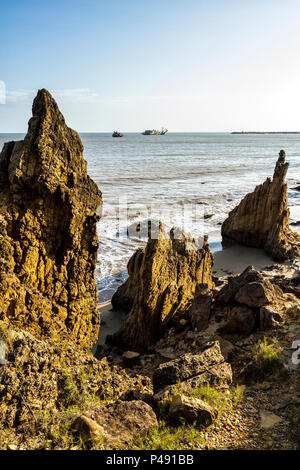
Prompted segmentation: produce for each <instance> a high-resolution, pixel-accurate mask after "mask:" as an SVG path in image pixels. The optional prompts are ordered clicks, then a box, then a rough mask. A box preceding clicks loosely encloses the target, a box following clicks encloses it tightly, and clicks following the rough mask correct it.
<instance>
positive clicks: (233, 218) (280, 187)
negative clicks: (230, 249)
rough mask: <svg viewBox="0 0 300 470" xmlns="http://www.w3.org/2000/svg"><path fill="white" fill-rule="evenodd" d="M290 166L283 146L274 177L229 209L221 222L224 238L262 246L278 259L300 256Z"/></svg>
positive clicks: (253, 245)
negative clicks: (289, 199)
mask: <svg viewBox="0 0 300 470" xmlns="http://www.w3.org/2000/svg"><path fill="white" fill-rule="evenodd" d="M288 166H289V164H288V163H285V152H284V150H281V151H280V153H279V158H278V160H277V163H276V167H275V170H274V175H273V179H272V180H271V179H270V178H267V179H266V181H265V182H264V183H263V184H262V185H259V186H257V187H256V188H255V190H254V191H253V193H249V194H247V195H246V196H245V197H244V199H243V200H242V201H241V202H240V204H239V205H238V206H237V207H236V208H235V209H233V211H231V212H230V213H229V216H228V218H227V219H226V220H225V221H224V223H223V225H222V237H223V240H224V241H226V240H228V239H229V240H234V241H236V242H238V243H241V244H243V245H247V246H252V247H256V248H263V249H264V250H265V251H266V253H268V254H269V255H270V256H271V257H272V258H273V259H274V260H276V261H284V260H285V259H291V258H295V257H298V256H300V235H299V234H298V233H296V232H293V231H292V230H291V229H290V228H289V219H290V211H289V209H288V207H287V185H286V183H285V176H286V173H287V170H288Z"/></svg>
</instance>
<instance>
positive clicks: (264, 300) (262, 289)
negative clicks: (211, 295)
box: [234, 281, 275, 307]
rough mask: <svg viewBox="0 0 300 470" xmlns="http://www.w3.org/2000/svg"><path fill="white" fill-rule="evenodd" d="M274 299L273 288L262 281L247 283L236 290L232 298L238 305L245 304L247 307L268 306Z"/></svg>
mask: <svg viewBox="0 0 300 470" xmlns="http://www.w3.org/2000/svg"><path fill="white" fill-rule="evenodd" d="M274 297H275V293H274V289H273V286H272V285H271V284H269V283H267V282H266V281H264V282H249V283H248V284H246V285H244V286H243V287H241V288H240V289H239V290H238V292H237V293H236V295H235V297H234V298H235V300H236V301H237V302H238V303H239V304H245V305H248V307H262V306H263V305H268V304H270V303H271V302H272V301H273V299H274Z"/></svg>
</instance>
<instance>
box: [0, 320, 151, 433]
mask: <svg viewBox="0 0 300 470" xmlns="http://www.w3.org/2000/svg"><path fill="white" fill-rule="evenodd" d="M0 329H1V331H4V332H5V333H3V334H4V339H3V342H4V344H5V347H6V350H7V351H8V353H7V355H6V363H5V366H3V367H0V422H1V423H6V425H7V427H8V428H10V429H12V428H15V429H18V428H19V427H22V426H25V427H26V426H27V429H28V425H29V424H30V423H31V424H32V423H33V422H34V416H36V417H38V416H40V415H41V413H42V411H50V410H51V413H52V412H53V413H54V412H55V411H57V410H58V409H60V410H62V409H66V408H68V407H69V406H72V405H77V406H78V405H79V406H80V407H82V406H85V405H84V404H85V403H86V399H87V397H91V396H96V397H97V398H98V399H99V400H105V401H107V400H113V399H116V398H120V397H122V398H123V397H124V396H126V395H128V394H129V392H130V394H131V395H135V396H136V397H146V396H150V395H152V383H151V380H150V379H149V378H148V377H144V376H140V375H135V377H129V376H128V375H127V374H126V372H125V371H124V369H119V368H118V367H112V368H111V367H109V365H108V363H107V361H106V360H102V361H99V360H97V359H95V358H94V357H93V356H92V354H91V353H90V352H85V351H83V350H82V349H81V348H80V347H78V345H77V344H75V343H73V342H72V341H69V340H68V339H67V341H61V343H60V344H57V343H54V342H52V341H51V342H50V341H46V340H39V339H37V338H35V337H34V336H33V335H32V334H31V333H29V332H27V331H25V330H15V329H13V328H11V327H8V326H7V325H4V324H3V323H2V322H1V323H0ZM20 391H21V392H20Z"/></svg>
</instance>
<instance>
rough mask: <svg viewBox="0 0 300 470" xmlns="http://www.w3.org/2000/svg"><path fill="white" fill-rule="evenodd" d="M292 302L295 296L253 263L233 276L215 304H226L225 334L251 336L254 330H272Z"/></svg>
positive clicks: (223, 330) (295, 300) (280, 320)
mask: <svg viewBox="0 0 300 470" xmlns="http://www.w3.org/2000/svg"><path fill="white" fill-rule="evenodd" d="M290 302H295V303H297V299H296V297H295V298H294V296H292V295H290V294H284V293H283V291H282V290H281V289H280V287H278V286H277V285H276V284H274V285H273V284H272V283H271V282H270V280H268V279H266V278H265V277H264V276H263V275H262V274H261V273H259V272H258V271H256V270H255V269H254V268H253V266H248V268H246V269H245V270H244V271H243V272H242V274H240V275H238V276H235V277H233V278H232V279H231V280H230V281H229V283H228V284H226V285H225V286H224V287H223V288H222V289H221V290H220V292H219V294H218V296H217V298H216V305H224V306H225V310H226V312H227V313H226V319H225V320H226V324H225V325H224V327H222V328H221V329H220V331H222V332H224V333H233V334H240V335H245V336H247V335H249V334H251V333H252V332H253V331H254V329H262V330H265V329H270V328H272V327H273V326H274V324H276V322H282V321H283V318H284V313H285V311H286V310H287V308H288V307H289V306H290Z"/></svg>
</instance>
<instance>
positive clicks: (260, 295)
mask: <svg viewBox="0 0 300 470" xmlns="http://www.w3.org/2000/svg"><path fill="white" fill-rule="evenodd" d="M280 294H282V291H281V289H280V288H279V287H277V286H276V290H275V287H274V286H273V285H272V284H271V282H270V281H269V280H268V279H266V278H265V277H264V276H263V275H262V274H261V273H259V272H258V271H256V269H255V268H254V267H253V266H248V267H247V268H246V269H245V270H244V271H243V272H242V273H241V274H239V275H238V276H235V277H232V278H231V279H230V280H229V282H228V284H226V285H225V286H224V287H223V288H222V289H221V290H220V292H219V294H218V295H217V298H216V301H217V303H218V304H222V305H226V304H228V303H229V302H232V301H234V300H235V301H237V302H238V303H241V304H245V305H248V306H249V307H261V306H262V305H266V304H269V303H271V302H272V301H274V299H275V298H276V295H280Z"/></svg>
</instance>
